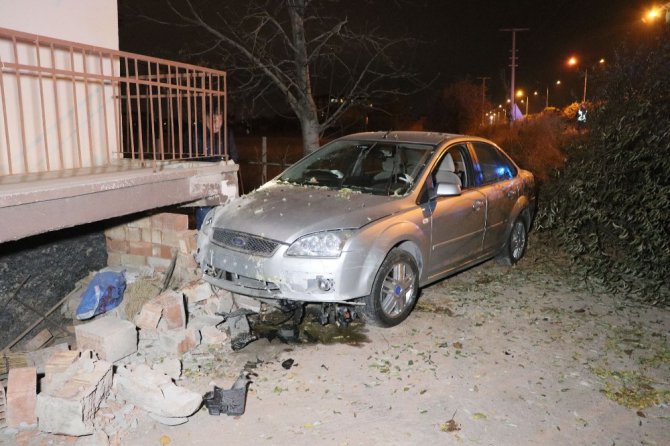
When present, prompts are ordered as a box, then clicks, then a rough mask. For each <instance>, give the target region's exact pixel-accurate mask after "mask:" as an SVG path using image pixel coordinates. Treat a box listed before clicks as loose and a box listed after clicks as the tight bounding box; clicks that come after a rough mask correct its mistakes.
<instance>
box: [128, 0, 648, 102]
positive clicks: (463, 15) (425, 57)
mask: <svg viewBox="0 0 670 446" xmlns="http://www.w3.org/2000/svg"><path fill="white" fill-rule="evenodd" d="M173 1H174V2H175V3H178V2H179V0H173ZM208 3H209V5H210V6H209V7H210V8H214V9H215V8H216V4H217V2H216V1H210V2H208ZM326 3H330V4H333V3H336V8H337V9H336V10H337V11H338V13H339V14H342V15H346V16H347V17H349V20H350V21H351V22H352V23H353V24H355V25H362V24H365V25H367V26H374V25H377V26H379V28H380V30H381V31H382V32H384V33H386V34H388V35H391V36H411V37H415V38H418V39H420V40H422V41H423V42H425V43H423V44H422V45H421V47H420V48H419V50H418V51H417V52H416V53H415V54H413V55H411V56H408V57H413V58H414V61H413V62H414V64H415V66H416V69H417V71H418V72H420V73H421V75H422V77H423V78H424V79H432V78H434V77H435V76H438V78H437V79H438V80H437V82H435V84H434V87H435V89H437V88H440V87H441V86H444V85H447V84H449V83H451V82H454V81H457V80H461V79H470V80H473V81H476V82H480V81H478V80H477V78H478V77H482V76H486V77H490V78H491V80H490V81H488V82H489V83H488V86H489V98H490V99H491V100H492V101H493V102H496V103H497V102H501V101H503V100H504V98H505V94H506V93H505V83H506V82H509V56H510V49H511V34H510V33H508V32H502V31H500V29H501V28H529V31H527V32H522V33H519V34H517V57H518V68H517V82H516V85H517V87H520V88H525V89H526V90H539V91H541V92H543V91H544V90H545V89H546V87H547V86H550V87H551V88H552V90H553V89H554V88H555V87H554V83H555V81H556V80H557V79H561V80H562V82H563V86H562V87H561V88H562V89H563V90H562V91H558V90H556V91H552V93H551V94H550V96H554V97H557V98H559V97H562V98H563V101H568V100H569V99H570V97H569V95H570V91H571V92H572V95H573V96H574V95H575V94H576V93H575V92H577V93H579V92H580V88H581V87H580V86H581V82H582V81H581V78H580V76H579V73H578V72H577V70H575V69H569V68H568V67H567V66H566V64H565V61H566V59H567V58H568V56H569V55H571V54H577V55H580V56H581V57H582V59H583V60H584V61H585V62H593V63H595V61H596V60H598V59H600V58H601V57H604V58H606V59H607V58H611V57H612V54H613V52H614V51H615V50H616V48H617V47H618V46H619V45H620V44H621V43H622V42H623V41H624V40H625V39H626V38H627V37H632V38H635V37H636V36H637V35H641V34H643V33H645V32H647V31H648V30H646V29H645V27H646V25H644V24H643V23H642V22H641V20H640V18H641V16H642V14H643V12H644V11H645V9H646V8H647V7H648V6H649V5H650V3H649V2H648V1H643V0H582V1H574V0H555V1H531V0H518V1H502V0H500V1H495V0H467V1H466V0H462V1H451V0H414V1H410V0H383V1H382V0H377V1H374V0H367V1H366V0H341V1H340V2H326ZM138 4H139V5H140V6H136V5H138ZM164 5H165V3H164V1H163V0H143V1H142V2H136V1H135V0H119V9H120V13H121V18H120V25H119V33H120V46H121V49H122V50H125V51H131V52H138V53H142V54H148V55H153V56H159V57H164V58H168V59H174V60H182V59H183V57H182V56H180V54H179V49H180V48H181V47H183V46H184V45H187V44H189V40H190V39H193V38H194V34H192V33H191V32H190V31H188V30H185V29H175V28H169V27H166V26H164V25H158V24H152V23H148V22H147V21H145V20H137V19H136V8H138V7H141V8H144V9H143V11H144V13H145V14H147V15H156V16H158V17H161V18H168V17H169V16H168V15H166V14H167V13H166V8H165V6H164ZM129 8H130V9H129ZM132 8H135V9H132ZM129 11H131V12H130V14H129ZM580 94H581V93H580ZM560 95H562V96H560Z"/></svg>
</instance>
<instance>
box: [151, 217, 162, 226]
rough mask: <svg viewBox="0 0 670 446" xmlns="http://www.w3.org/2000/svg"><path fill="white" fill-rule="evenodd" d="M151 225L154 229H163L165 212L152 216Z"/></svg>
mask: <svg viewBox="0 0 670 446" xmlns="http://www.w3.org/2000/svg"><path fill="white" fill-rule="evenodd" d="M151 227H152V228H153V229H163V214H156V215H152V216H151Z"/></svg>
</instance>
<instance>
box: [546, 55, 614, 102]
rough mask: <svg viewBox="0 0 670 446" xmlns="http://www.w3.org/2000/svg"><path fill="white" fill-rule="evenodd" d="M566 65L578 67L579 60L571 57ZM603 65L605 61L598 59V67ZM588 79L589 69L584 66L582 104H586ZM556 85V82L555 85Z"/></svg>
mask: <svg viewBox="0 0 670 446" xmlns="http://www.w3.org/2000/svg"><path fill="white" fill-rule="evenodd" d="M567 64H568V65H569V66H571V67H574V66H578V65H579V59H577V58H576V57H575V56H571V57H570V58H569V59H568V62H567ZM604 64H605V59H604V58H600V59H599V60H598V65H604ZM588 79H589V67H588V66H586V67H584V94H583V95H582V102H586V84H587V82H588ZM556 84H557V85H558V82H557V83H556Z"/></svg>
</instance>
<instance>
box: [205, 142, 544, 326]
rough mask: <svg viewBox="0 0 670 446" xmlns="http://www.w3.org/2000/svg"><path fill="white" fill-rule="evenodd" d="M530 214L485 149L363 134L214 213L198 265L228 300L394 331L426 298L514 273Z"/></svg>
mask: <svg viewBox="0 0 670 446" xmlns="http://www.w3.org/2000/svg"><path fill="white" fill-rule="evenodd" d="M534 211H535V186H534V179H533V175H532V174H531V173H530V172H528V171H525V170H522V169H520V168H519V167H517V165H516V164H515V163H514V162H513V161H512V160H511V159H510V158H509V157H508V156H507V155H506V154H505V153H504V152H503V151H502V150H501V149H500V148H498V147H497V146H496V145H495V144H493V143H492V142H490V141H488V140H485V139H482V138H476V137H469V136H463V135H453V134H445V133H429V132H374V133H359V134H354V135H349V136H346V137H342V138H339V139H337V140H335V141H333V142H331V143H329V144H326V145H325V146H323V147H322V148H321V149H319V150H317V151H316V152H314V153H312V154H310V155H308V156H306V157H305V158H303V159H302V160H300V161H299V162H297V163H296V164H294V165H293V166H291V167H290V168H288V169H287V170H286V171H284V172H283V173H282V174H281V175H279V176H278V177H276V178H275V179H273V180H272V181H270V182H268V183H266V184H264V185H263V186H262V187H260V188H259V189H257V190H255V191H253V192H251V193H250V194H248V195H245V196H243V197H240V198H239V199H237V200H235V201H233V202H231V203H229V204H226V205H225V206H220V207H217V208H214V209H213V210H212V211H211V212H210V213H209V214H208V215H207V217H205V220H204V224H203V226H202V228H201V231H200V234H199V238H198V252H197V260H198V262H199V263H200V266H201V268H202V271H203V277H204V279H205V280H206V281H208V282H210V283H211V284H213V285H215V286H218V287H220V288H223V289H226V290H229V291H231V292H233V293H237V294H241V295H245V296H250V297H253V298H256V299H260V300H261V301H265V302H275V303H279V302H283V303H290V302H312V303H313V302H318V303H322V304H324V305H335V306H342V305H355V306H356V308H360V309H362V311H360V312H359V313H362V315H363V316H364V317H365V318H366V319H367V320H368V321H369V322H372V323H374V324H376V325H380V326H393V325H396V324H398V323H400V322H401V321H403V320H404V319H405V318H406V317H407V316H408V315H409V313H410V312H411V311H412V308H413V307H414V304H415V303H416V300H417V297H418V295H419V289H420V288H421V287H423V286H425V285H427V284H429V283H431V282H435V281H437V280H440V279H443V278H444V277H447V276H449V275H451V274H454V273H456V272H458V271H460V270H463V269H465V268H468V267H470V266H472V265H474V264H477V263H480V262H482V261H485V260H487V259H490V258H493V257H496V258H498V259H499V260H500V261H502V262H504V263H507V264H514V263H516V262H517V261H519V260H520V259H521V257H522V256H523V254H524V252H525V249H526V244H527V233H528V230H529V228H530V225H531V222H532V219H533V216H534Z"/></svg>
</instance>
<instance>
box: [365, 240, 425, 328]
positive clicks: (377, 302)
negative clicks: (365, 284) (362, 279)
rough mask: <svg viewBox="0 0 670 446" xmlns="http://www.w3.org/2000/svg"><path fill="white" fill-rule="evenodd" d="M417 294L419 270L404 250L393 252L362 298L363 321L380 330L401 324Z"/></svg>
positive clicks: (412, 305) (387, 257) (412, 306)
mask: <svg viewBox="0 0 670 446" xmlns="http://www.w3.org/2000/svg"><path fill="white" fill-rule="evenodd" d="M418 294H419V268H418V267H417V266H416V261H415V260H414V257H412V256H411V255H410V254H409V253H407V252H406V251H403V250H401V249H393V250H392V251H391V252H389V254H388V255H387V256H386V259H384V262H382V265H381V267H380V268H379V271H378V272H377V276H376V277H375V281H374V283H373V284H372V292H371V293H370V295H369V296H367V297H366V298H365V307H363V313H364V316H365V319H366V320H367V321H368V322H370V323H372V324H373V325H378V326H380V327H393V326H394V325H398V324H399V323H400V322H402V321H404V320H405V319H406V318H407V316H409V313H410V312H411V311H412V308H414V304H415V303H416V298H417V296H418Z"/></svg>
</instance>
